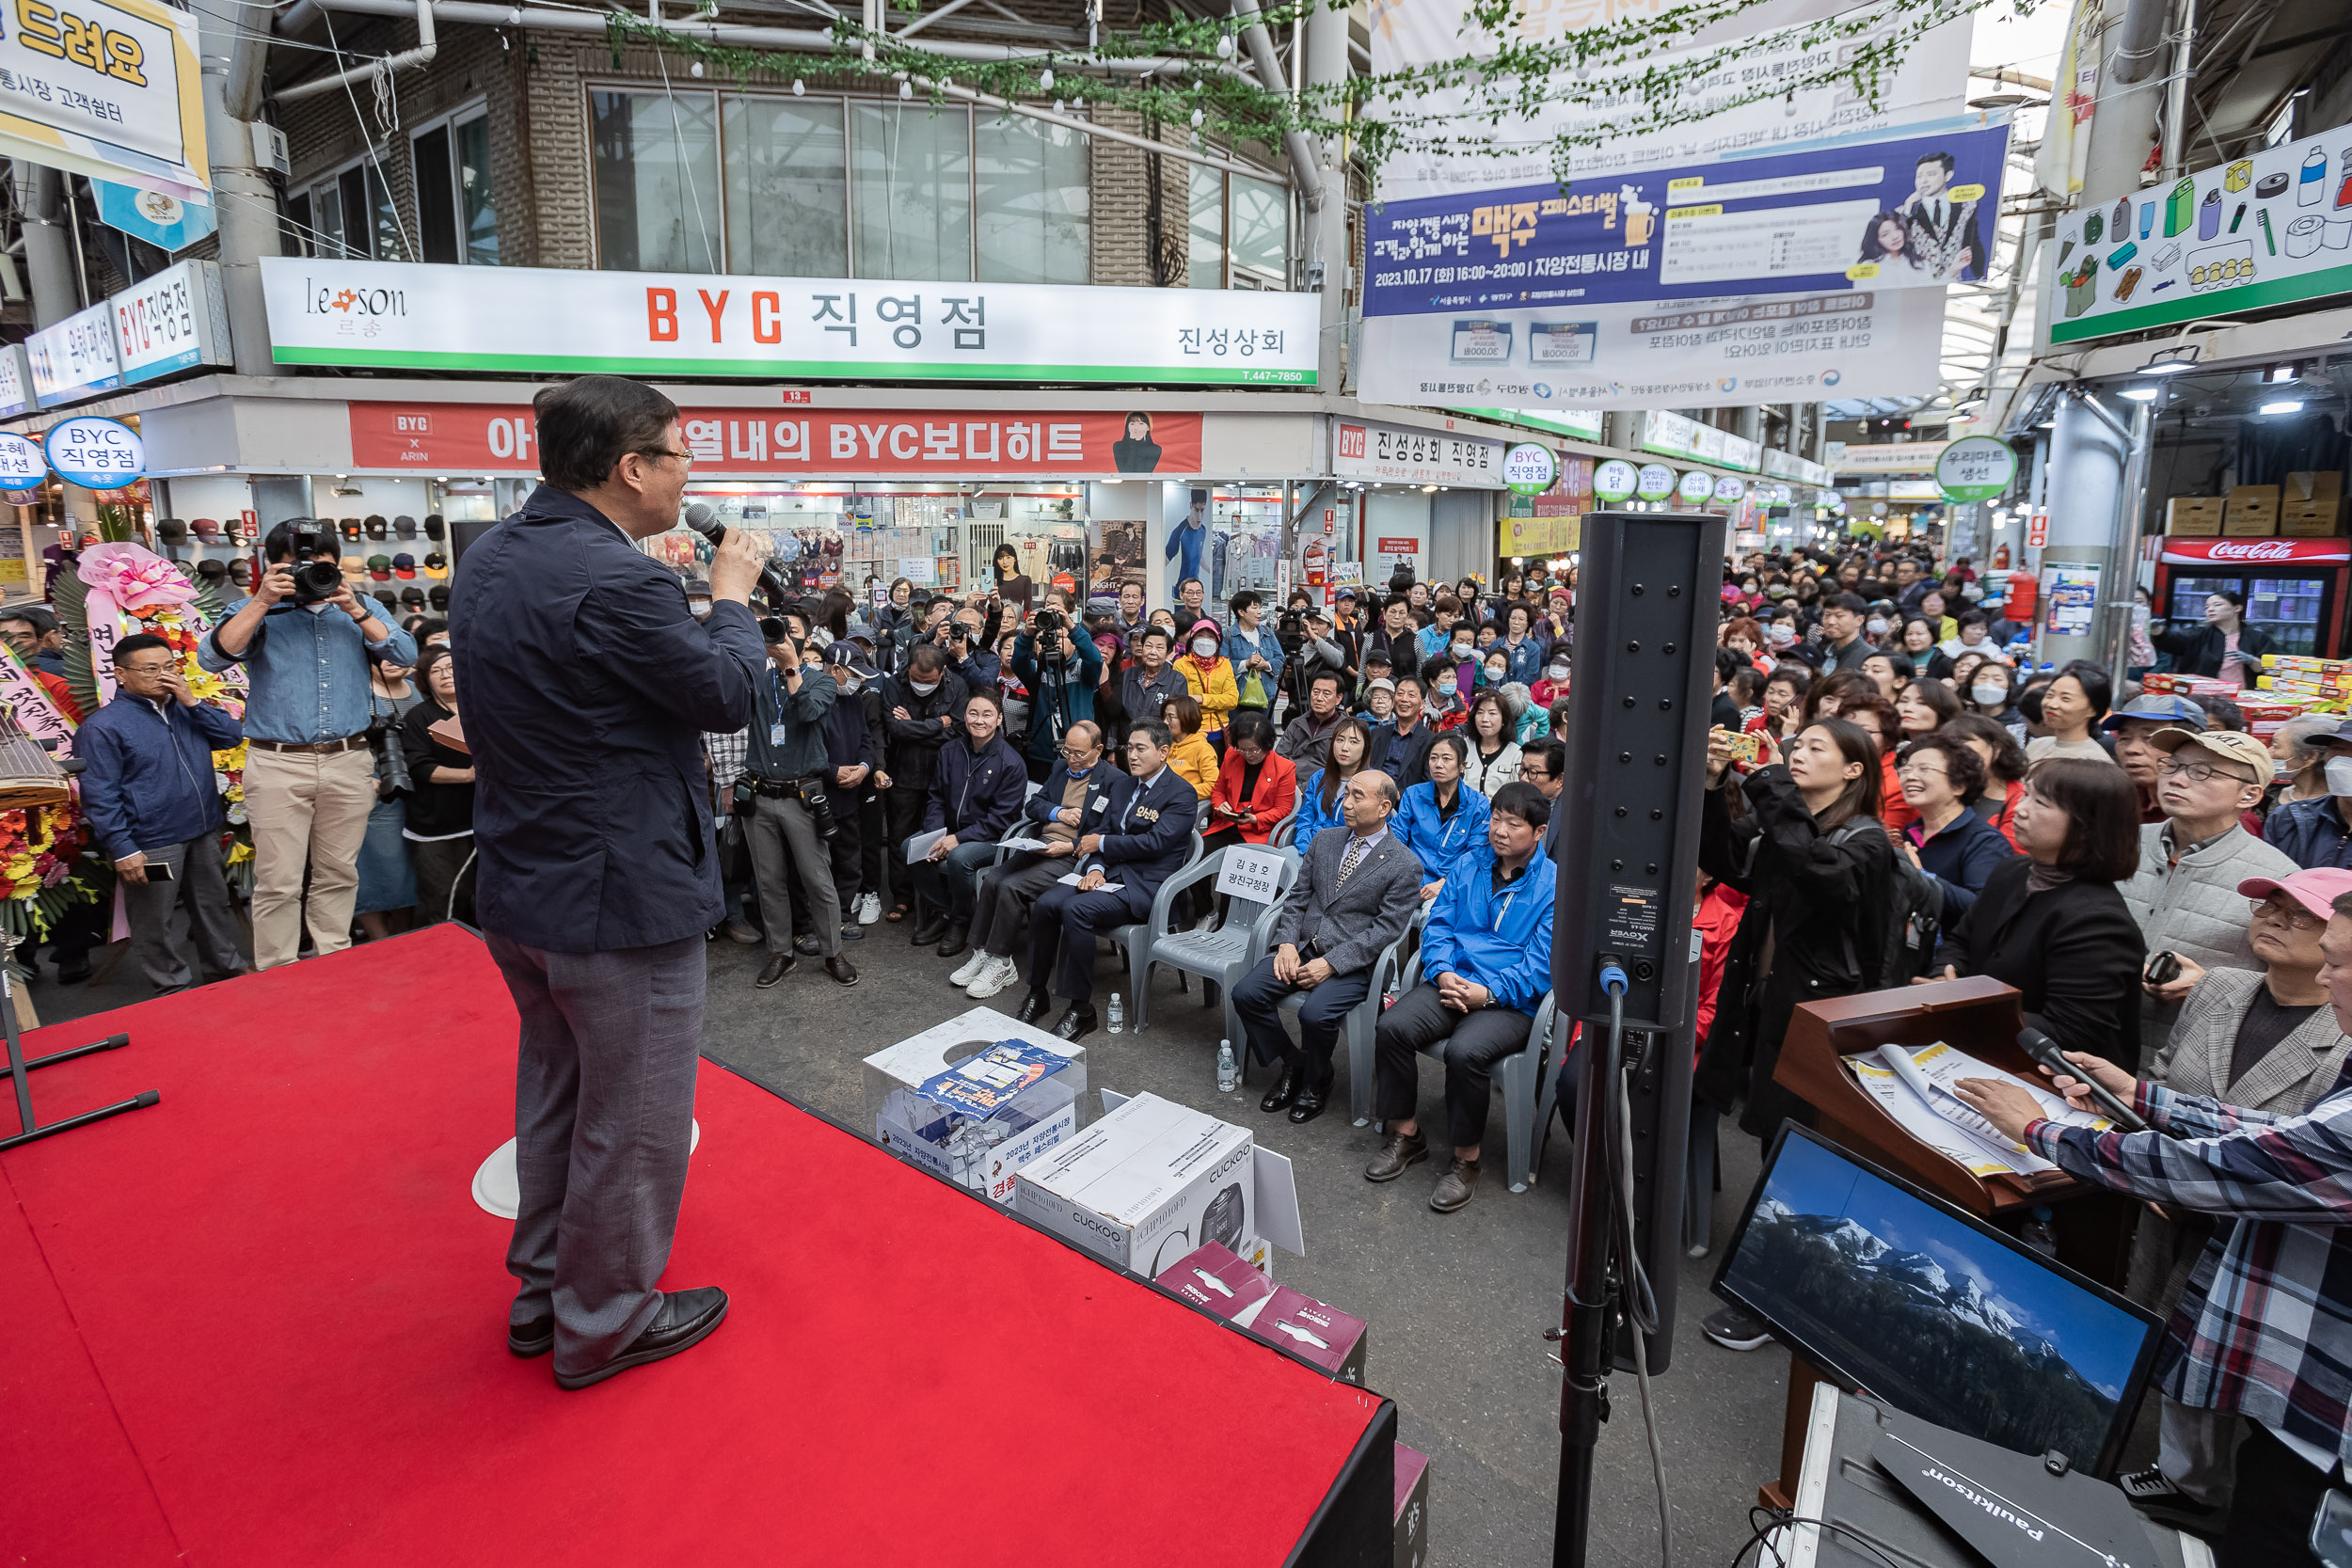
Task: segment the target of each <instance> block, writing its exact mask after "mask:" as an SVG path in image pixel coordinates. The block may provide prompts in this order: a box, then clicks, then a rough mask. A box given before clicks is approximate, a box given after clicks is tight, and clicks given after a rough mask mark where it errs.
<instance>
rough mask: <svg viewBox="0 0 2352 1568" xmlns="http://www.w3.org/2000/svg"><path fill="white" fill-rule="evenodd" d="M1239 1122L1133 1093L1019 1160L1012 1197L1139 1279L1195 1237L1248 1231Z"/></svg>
mask: <svg viewBox="0 0 2352 1568" xmlns="http://www.w3.org/2000/svg"><path fill="white" fill-rule="evenodd" d="M1254 1159H1255V1151H1254V1150H1253V1149H1252V1148H1251V1146H1250V1139H1249V1133H1248V1130H1247V1129H1244V1128H1239V1127H1234V1126H1231V1125H1229V1124H1228V1123H1225V1122H1221V1121H1219V1120H1217V1119H1216V1117H1212V1116H1208V1115H1206V1114H1204V1113H1202V1112H1200V1111H1195V1110H1190V1109H1188V1108H1186V1107H1185V1106H1183V1105H1178V1104H1176V1103H1174V1102H1173V1101H1167V1100H1162V1099H1161V1098H1160V1097H1159V1096H1157V1095H1152V1094H1139V1095H1137V1096H1136V1097H1135V1098H1134V1099H1133V1100H1130V1101H1125V1102H1123V1103H1122V1104H1120V1107H1119V1108H1118V1109H1117V1110H1115V1111H1112V1112H1110V1113H1109V1114H1108V1115H1106V1116H1104V1117H1103V1118H1102V1119H1101V1120H1099V1121H1097V1122H1096V1123H1095V1124H1094V1125H1093V1126H1091V1127H1089V1128H1088V1129H1086V1131H1085V1132H1081V1133H1079V1134H1078V1135H1077V1136H1076V1137H1074V1138H1072V1139H1071V1140H1070V1141H1068V1142H1067V1143H1064V1144H1063V1145H1061V1146H1060V1147H1059V1148H1053V1149H1049V1150H1047V1151H1046V1153H1045V1154H1044V1155H1043V1157H1041V1158H1040V1159H1037V1160H1033V1161H1031V1162H1030V1163H1029V1164H1026V1165H1025V1166H1023V1167H1022V1168H1021V1170H1020V1171H1019V1172H1018V1173H1017V1175H1016V1176H1015V1178H1014V1180H1013V1199H1012V1206H1013V1209H1014V1211H1015V1212H1018V1213H1020V1214H1022V1215H1024V1216H1025V1217H1026V1218H1028V1219H1031V1220H1034V1221H1036V1222H1037V1223H1038V1224H1039V1225H1041V1226H1043V1227H1045V1228H1046V1229H1048V1230H1051V1231H1053V1232H1054V1233H1055V1234H1056V1235H1057V1236H1060V1237H1062V1238H1063V1239H1065V1240H1067V1241H1069V1242H1072V1243H1075V1244H1077V1245H1079V1246H1082V1247H1084V1248H1086V1249H1087V1250H1088V1251H1089V1252H1092V1253H1094V1254H1096V1255H1097V1256H1098V1257H1101V1258H1102V1259H1104V1260H1105V1261H1106V1262H1110V1263H1115V1264H1117V1265H1119V1266H1120V1268H1123V1269H1126V1270H1128V1271H1130V1272H1131V1273H1134V1274H1139V1275H1143V1276H1144V1277H1145V1278H1146V1279H1152V1278H1156V1277H1157V1276H1158V1275H1160V1274H1162V1273H1164V1272H1166V1270H1167V1269H1168V1267H1169V1265H1171V1264H1173V1263H1174V1262H1175V1261H1176V1260H1177V1259H1180V1258H1183V1257H1184V1256H1186V1255H1187V1254H1189V1253H1191V1252H1193V1251H1194V1250H1195V1249H1196V1248H1198V1247H1199V1246H1200V1244H1201V1243H1204V1242H1216V1243H1219V1244H1220V1245H1222V1246H1224V1247H1225V1248H1227V1249H1228V1250H1229V1251H1230V1250H1232V1249H1233V1248H1235V1247H1238V1246H1239V1245H1240V1244H1241V1243H1242V1239H1243V1238H1244V1237H1246V1236H1253V1235H1255V1234H1257V1227H1256V1218H1257V1216H1256V1215H1255V1214H1254V1213H1253V1212H1251V1211H1252V1208H1253V1206H1254V1202H1255V1200H1254V1198H1253V1196H1252V1194H1253V1192H1254V1190H1255V1188H1256V1186H1257V1180H1256V1170H1255V1166H1254V1164H1252V1162H1253V1161H1254Z"/></svg>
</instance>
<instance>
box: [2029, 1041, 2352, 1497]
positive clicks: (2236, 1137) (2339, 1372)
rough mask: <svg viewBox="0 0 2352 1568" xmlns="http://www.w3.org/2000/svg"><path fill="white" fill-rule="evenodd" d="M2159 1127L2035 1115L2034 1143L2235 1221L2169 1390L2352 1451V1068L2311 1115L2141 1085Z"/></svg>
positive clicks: (2209, 1257) (2101, 1174) (2198, 1303)
mask: <svg viewBox="0 0 2352 1568" xmlns="http://www.w3.org/2000/svg"><path fill="white" fill-rule="evenodd" d="M2135 1108H2136V1109H2137V1111H2138V1112H2139V1113H2140V1115H2142V1116H2143V1117H2147V1119H2148V1121H2149V1123H2150V1124H2151V1125H2152V1126H2154V1127H2161V1128H2167V1129H2169V1130H2170V1131H2172V1132H2180V1133H2184V1134H2185V1135H2186V1141H2179V1140H2175V1139H2172V1138H2168V1137H2166V1136H2164V1135H2163V1134H2162V1133H2160V1132H2133V1133H2123V1132H2090V1131H2089V1130H2088V1129H2086V1128H2079V1127H2062V1126H2060V1125H2058V1123H2056V1122H2050V1121H2036V1122H2034V1123H2033V1124H2032V1125H2030V1126H2029V1127H2027V1128H2026V1143H2027V1144H2028V1145H2029V1146H2031V1147H2032V1148H2033V1149H2034V1150H2035V1151H2036V1152H2037V1153H2039V1154H2041V1155H2042V1157H2043V1158H2045V1159H2048V1160H2051V1161H2054V1162H2056V1163H2057V1164H2058V1165H2060V1166H2062V1167H2063V1168H2064V1169H2065V1170H2066V1172H2067V1173H2068V1174H2069V1175H2072V1176H2076V1177H2080V1178H2081V1179H2082V1180H2086V1181H2095V1182H2097V1183H2098V1184H2099V1185H2101V1186H2103V1187H2112V1188H2114V1189H2116V1190H2117V1191H2119V1192H2126V1193H2130V1194H2132V1195H2133V1196H2136V1197H2143V1198H2147V1199H2150V1200H2152V1201H2153V1202H2157V1203H2163V1204H2168V1205H2170V1206H2173V1207H2177V1208H2181V1209H2186V1210H2191V1211H2193V1212H2198V1213H2201V1214H2212V1215H2215V1216H2216V1217H2217V1218H2220V1219H2224V1220H2234V1221H2236V1223H2235V1224H2234V1225H2226V1226H2223V1227H2220V1228H2218V1229H2217V1230H2216V1231H2215V1232H2214V1235H2213V1239H2212V1240H2211V1241H2209V1242H2207V1243H2205V1251H2204V1255H2203V1256H2202V1257H2201V1258H2199V1259H2197V1267H2196V1271H2195V1272H2194V1273H2193V1274H2192V1275H2190V1276H2189V1283H2188V1289H2187V1290H2185V1291H2182V1292H2181V1300H2180V1304H2179V1305H2178V1306H2177V1307H2174V1308H2173V1311H2172V1321H2171V1323H2169V1325H2168V1328H2167V1332H2166V1338H2165V1346H2164V1349H2163V1351H2162V1352H2161V1353H2160V1354H2159V1355H2158V1357H2157V1362H2156V1376H2157V1386H2158V1387H2160V1388H2162V1389H2163V1390H2164V1391H2165V1392H2166V1393H2167V1394H2169V1395H2170V1396H2172V1398H2174V1399H2176V1400H2178V1401H2180V1402H2182V1403H2183V1404H2188V1405H2196V1406H2199V1407H2201V1408H2203V1409H2209V1410H2228V1411H2235V1412H2237V1413H2238V1414H2240V1415H2243V1416H2247V1417H2250V1418H2253V1419H2254V1420H2257V1421H2260V1422H2262V1423H2263V1425H2265V1426H2266V1427H2270V1428H2272V1429H2273V1430H2275V1431H2278V1432H2280V1433H2284V1434H2286V1435H2287V1436H2289V1437H2294V1438H2299V1439H2301V1440H2302V1441H2303V1442H2305V1443H2308V1444H2310V1445H2311V1446H2312V1447H2313V1448H2314V1449H2321V1450H2324V1451H2327V1452H2330V1453H2334V1454H2336V1455H2337V1456H2338V1457H2339V1458H2343V1459H2352V1065H2347V1067H2346V1068H2345V1069H2344V1072H2343V1073H2342V1074H2341V1075H2339V1076H2338V1077H2337V1079H2336V1082H2335V1086H2334V1087H2332V1088H2330V1089H2329V1090H2328V1093H2327V1094H2325V1095H2323V1096H2322V1097H2321V1098H2320V1100H2319V1101H2318V1102H2317V1103H2316V1104H2314V1105H2312V1108H2311V1109H2310V1110H2308V1111H2306V1112H2304V1113H2303V1114H2302V1115H2300V1116H2294V1117H2282V1116H2279V1115H2276V1114H2274V1113H2271V1112H2267V1111H2249V1110H2243V1109H2240V1108H2239V1107H2237V1106H2234V1105H2223V1104H2221V1103H2219V1102H2217V1101H2212V1100H2208V1099H2204V1098H2202V1097H2201V1096H2196V1095H2185V1094H2175V1093H2173V1092H2172V1091H2171V1090H2169V1089H2166V1088H2162V1087H2159V1086H2157V1085H2152V1084H2148V1083H2144V1082H2143V1083H2142V1084H2141V1085H2139V1092H2138V1096H2137V1104H2136V1106H2135Z"/></svg>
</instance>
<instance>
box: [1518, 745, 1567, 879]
mask: <svg viewBox="0 0 2352 1568" xmlns="http://www.w3.org/2000/svg"><path fill="white" fill-rule="evenodd" d="M1567 771H1568V743H1567V742H1566V741H1565V740H1563V739H1561V738H1560V737H1559V736H1556V735H1555V736H1546V737H1545V738H1544V739H1542V740H1531V741H1529V742H1528V743H1527V745H1526V747H1525V749H1524V750H1522V751H1521V752H1520V753H1519V783H1521V784H1534V786H1535V792H1536V793H1537V794H1538V795H1541V796H1542V797H1543V798H1544V799H1545V800H1549V801H1550V802H1551V820H1550V821H1549V822H1547V823H1546V824H1545V825H1544V859H1546V860H1548V861H1556V860H1558V859H1559V858H1560V818H1561V816H1563V815H1564V814H1563V813H1562V812H1561V810H1560V788H1561V785H1563V784H1566V783H1567Z"/></svg>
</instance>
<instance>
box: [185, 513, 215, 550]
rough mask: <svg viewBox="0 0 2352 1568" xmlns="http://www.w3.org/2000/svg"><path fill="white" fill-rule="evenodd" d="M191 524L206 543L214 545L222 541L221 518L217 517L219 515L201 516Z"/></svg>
mask: <svg viewBox="0 0 2352 1568" xmlns="http://www.w3.org/2000/svg"><path fill="white" fill-rule="evenodd" d="M190 526H191V527H193V528H194V529H195V530H196V536H197V537H198V538H199V539H201V540H203V541H204V542H205V543H206V544H208V545H214V544H218V543H219V542H220V519H219V518H217V517H199V518H198V519H197V520H196V521H195V522H194V523H193V524H191V525H190Z"/></svg>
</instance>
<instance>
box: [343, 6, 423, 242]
mask: <svg viewBox="0 0 2352 1568" xmlns="http://www.w3.org/2000/svg"><path fill="white" fill-rule="evenodd" d="M319 14H320V15H321V16H323V17H325V18H326V41H327V42H328V43H329V44H334V43H335V42H336V40H335V13H334V12H332V11H329V10H321V11H320V13H319ZM336 55H337V58H338V59H339V60H340V59H341V58H342V48H341V46H340V45H337V46H336ZM363 63H364V62H363ZM376 82H377V84H378V85H377V87H376V89H375V104H376V116H377V119H378V120H379V122H382V121H384V120H385V119H386V116H387V112H388V110H387V105H388V104H389V123H386V124H384V127H383V135H384V139H385V140H386V141H387V142H389V140H390V138H391V134H392V132H393V131H395V130H397V129H399V103H398V101H397V100H395V99H393V98H392V97H391V95H390V92H389V87H390V83H391V73H390V72H389V71H384V72H380V73H378V75H377V77H376ZM343 97H344V98H345V99H346V100H347V101H348V102H349V103H350V104H351V118H352V119H354V120H357V121H358V125H359V133H360V135H365V136H367V137H368V158H367V161H368V164H369V166H371V167H373V169H374V170H375V177H376V179H377V181H378V182H381V184H382V185H383V188H384V199H385V201H386V203H387V204H388V205H389V206H390V208H391V210H392V231H393V232H394V233H395V234H397V235H398V236H399V237H400V248H401V250H402V251H403V252H404V253H405V256H406V258H407V259H408V260H409V261H416V260H417V259H418V258H417V248H416V246H414V245H410V244H409V243H408V225H407V224H406V223H405V222H403V221H402V219H401V215H400V198H399V197H398V196H397V195H396V194H395V193H394V192H393V189H392V177H391V174H390V173H389V171H388V170H387V169H386V168H385V167H384V160H383V158H382V157H381V156H380V155H379V154H378V153H377V151H376V138H375V137H374V136H372V135H368V119H367V116H365V115H363V114H361V113H360V112H359V95H358V93H356V92H354V91H352V89H351V83H350V81H349V80H348V79H347V78H346V79H345V81H344V82H343ZM359 183H360V186H361V191H362V194H363V195H365V194H367V192H366V189H365V187H366V185H367V182H366V181H365V180H362V181H360V182H359ZM369 205H370V206H371V207H373V200H371V201H370V202H369ZM367 225H368V243H367V245H366V246H365V247H364V249H363V250H362V251H361V255H362V256H365V257H373V255H374V254H375V214H374V213H373V212H371V213H369V214H368V218H367ZM350 232H351V214H348V213H345V214H343V233H344V235H345V239H344V241H343V248H344V249H345V250H349V249H350V248H351V241H350V239H349V237H348V236H349V235H350Z"/></svg>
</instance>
